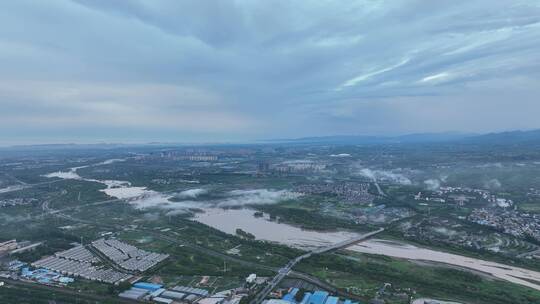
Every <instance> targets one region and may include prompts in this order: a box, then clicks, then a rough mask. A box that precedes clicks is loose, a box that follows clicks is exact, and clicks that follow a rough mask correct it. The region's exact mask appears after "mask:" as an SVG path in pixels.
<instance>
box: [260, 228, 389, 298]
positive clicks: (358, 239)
mask: <svg viewBox="0 0 540 304" xmlns="http://www.w3.org/2000/svg"><path fill="white" fill-rule="evenodd" d="M382 231H384V228H380V229H378V230H375V231H372V232H369V233H366V234H362V235H359V236H357V237H355V238H352V239H348V240H345V241H343V242H339V243H336V244H332V245H330V246H327V247H322V248H319V249H315V250H313V251H310V252H308V253H306V254H304V255H301V256H299V257H297V258H295V259H293V260H290V261H289V262H288V263H287V264H286V265H285V266H284V267H282V268H280V269H279V271H278V273H277V274H276V276H275V277H274V278H272V280H271V281H270V282H269V283H268V285H266V286H265V287H264V288H263V289H262V290H261V291H260V292H259V293H258V294H257V295H256V296H255V298H253V300H251V302H250V304H261V303H262V302H263V301H264V299H265V298H266V297H267V296H268V294H269V293H270V292H271V291H272V290H273V289H274V288H276V286H277V285H278V284H279V283H280V282H281V280H283V279H284V278H285V277H286V276H287V275H288V274H289V273H290V272H291V270H292V268H293V267H294V266H295V265H296V264H298V263H299V262H300V261H302V260H303V259H307V258H309V257H311V256H312V255H314V254H322V253H325V252H329V251H332V250H336V249H340V248H343V247H348V246H350V245H353V244H356V243H358V242H361V241H363V240H365V239H367V238H370V237H372V236H374V235H376V234H378V233H380V232H382Z"/></svg>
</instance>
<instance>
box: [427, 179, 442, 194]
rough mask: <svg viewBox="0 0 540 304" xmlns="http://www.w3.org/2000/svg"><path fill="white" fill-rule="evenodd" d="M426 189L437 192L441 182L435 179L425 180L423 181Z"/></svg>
mask: <svg viewBox="0 0 540 304" xmlns="http://www.w3.org/2000/svg"><path fill="white" fill-rule="evenodd" d="M424 184H425V185H426V188H427V189H428V190H431V191H436V190H439V188H440V187H441V182H440V181H439V180H438V179H436V178H431V179H427V180H425V181H424Z"/></svg>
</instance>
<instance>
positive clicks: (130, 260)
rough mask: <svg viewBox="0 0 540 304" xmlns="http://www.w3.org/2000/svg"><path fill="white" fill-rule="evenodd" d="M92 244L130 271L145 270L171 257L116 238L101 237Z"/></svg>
mask: <svg viewBox="0 0 540 304" xmlns="http://www.w3.org/2000/svg"><path fill="white" fill-rule="evenodd" d="M92 246H93V247H94V248H95V249H96V250H98V251H99V252H100V253H102V254H103V255H105V256H106V257H107V258H108V259H110V260H111V261H113V262H114V263H116V264H117V265H118V266H120V267H122V268H123V269H126V270H128V271H136V272H143V271H146V270H148V269H150V268H152V267H154V266H155V265H157V264H158V263H160V262H161V261H163V260H165V259H167V258H168V257H169V255H168V254H160V253H155V252H149V251H145V250H142V249H139V248H137V247H135V246H132V245H129V244H126V243H124V242H121V241H118V240H116V239H109V240H105V239H99V240H97V241H94V242H92Z"/></svg>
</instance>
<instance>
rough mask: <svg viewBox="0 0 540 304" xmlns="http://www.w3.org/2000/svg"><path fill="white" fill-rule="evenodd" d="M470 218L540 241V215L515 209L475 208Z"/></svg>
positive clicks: (512, 233) (473, 220) (517, 235)
mask: <svg viewBox="0 0 540 304" xmlns="http://www.w3.org/2000/svg"><path fill="white" fill-rule="evenodd" d="M469 220H470V221H472V222H474V223H477V224H480V225H485V226H490V227H494V228H497V229H499V230H501V231H504V232H505V233H508V234H511V235H513V236H516V237H527V236H528V237H532V238H534V239H536V240H539V241H540V215H539V214H529V213H523V212H519V211H515V210H503V211H501V210H500V209H484V208H482V209H474V210H473V211H472V213H471V214H470V215H469Z"/></svg>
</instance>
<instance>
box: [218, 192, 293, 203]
mask: <svg viewBox="0 0 540 304" xmlns="http://www.w3.org/2000/svg"><path fill="white" fill-rule="evenodd" d="M228 194H229V196H230V197H229V198H227V199H225V200H223V201H221V202H219V203H218V204H217V206H218V207H234V206H245V205H270V204H276V203H279V202H281V201H285V200H290V199H296V198H298V197H300V196H301V194H300V193H297V192H291V191H289V190H268V189H255V190H233V191H230V192H229V193H228Z"/></svg>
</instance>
